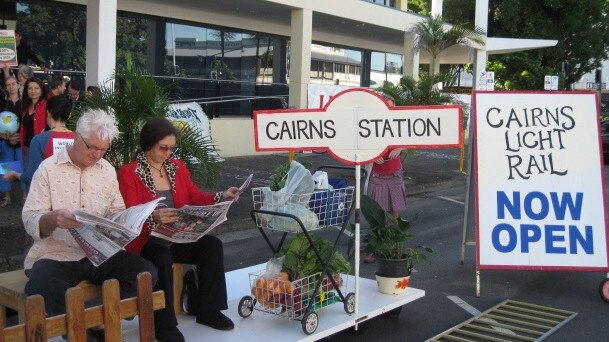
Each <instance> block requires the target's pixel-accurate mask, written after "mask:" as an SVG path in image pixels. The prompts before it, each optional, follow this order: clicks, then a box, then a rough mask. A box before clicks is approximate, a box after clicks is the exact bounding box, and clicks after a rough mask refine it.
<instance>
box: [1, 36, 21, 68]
mask: <svg viewBox="0 0 609 342" xmlns="http://www.w3.org/2000/svg"><path fill="white" fill-rule="evenodd" d="M4 66H17V45H16V43H15V31H13V30H0V67H4Z"/></svg>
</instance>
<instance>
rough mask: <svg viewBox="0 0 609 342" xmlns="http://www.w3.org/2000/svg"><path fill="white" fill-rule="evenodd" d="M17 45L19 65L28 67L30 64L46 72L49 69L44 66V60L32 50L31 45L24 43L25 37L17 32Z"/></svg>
mask: <svg viewBox="0 0 609 342" xmlns="http://www.w3.org/2000/svg"><path fill="white" fill-rule="evenodd" d="M15 45H17V63H18V64H25V65H28V62H32V63H34V64H36V65H37V66H38V67H40V69H41V70H42V71H44V72H48V71H49V69H48V68H47V67H46V66H45V65H44V63H43V62H42V60H41V59H40V58H39V57H38V55H36V53H35V52H34V51H33V50H32V48H31V47H30V45H29V44H28V43H26V42H24V41H23V35H22V34H21V32H20V31H18V30H15Z"/></svg>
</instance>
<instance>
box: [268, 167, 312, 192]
mask: <svg viewBox="0 0 609 342" xmlns="http://www.w3.org/2000/svg"><path fill="white" fill-rule="evenodd" d="M301 164H302V166H304V167H306V168H307V169H310V168H311V166H312V164H311V163H310V162H303V163H301ZM289 171H290V162H286V163H283V164H281V165H279V166H278V167H277V168H276V169H275V173H274V174H272V175H271V177H269V188H271V190H272V191H279V190H281V189H282V188H283V187H284V186H285V181H286V180H287V178H288V172H289Z"/></svg>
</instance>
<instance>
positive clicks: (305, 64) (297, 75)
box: [289, 9, 313, 108]
mask: <svg viewBox="0 0 609 342" xmlns="http://www.w3.org/2000/svg"><path fill="white" fill-rule="evenodd" d="M312 26H313V11H311V10H310V9H293V10H292V21H291V35H290V37H291V44H290V93H289V94H290V102H289V105H290V107H292V106H293V107H295V108H307V101H308V98H307V96H308V87H309V82H310V78H311V37H312V31H313V28H312Z"/></svg>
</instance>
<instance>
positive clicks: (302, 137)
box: [254, 89, 462, 165]
mask: <svg viewBox="0 0 609 342" xmlns="http://www.w3.org/2000/svg"><path fill="white" fill-rule="evenodd" d="M461 118H462V111H461V107H460V106H457V105H445V106H424V107H423V106H422V107H393V106H390V104H389V103H387V102H386V101H385V99H384V98H383V97H382V96H380V95H379V94H377V93H375V92H373V91H370V90H367V89H350V90H346V91H343V92H340V93H338V94H337V95H336V96H335V97H333V98H332V99H331V100H330V101H329V102H328V103H327V104H326V106H325V107H324V108H320V109H286V110H268V111H265V110H260V111H256V112H254V129H255V134H256V150H257V151H289V150H314V151H328V152H329V153H331V154H332V155H333V156H334V157H335V158H337V159H339V160H340V161H342V162H344V163H347V164H352V165H354V164H366V163H369V162H371V161H372V160H374V159H375V158H377V157H378V156H380V155H381V154H382V153H383V151H385V150H386V149H387V148H388V147H410V148H445V147H459V146H460V143H461V139H462V137H461V136H462V135H461V134H460V132H461V125H462V123H461V122H462V120H461ZM356 155H357V157H356Z"/></svg>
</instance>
